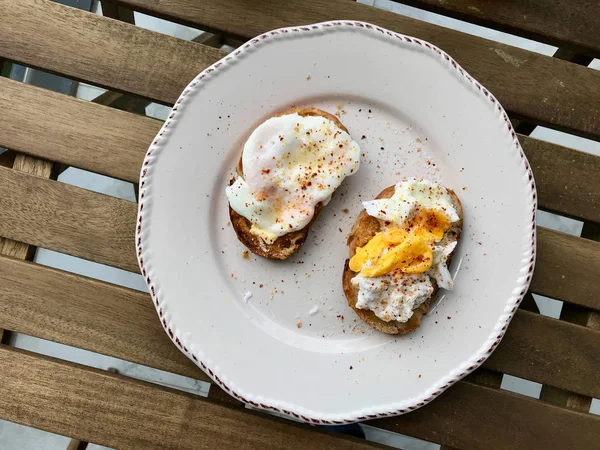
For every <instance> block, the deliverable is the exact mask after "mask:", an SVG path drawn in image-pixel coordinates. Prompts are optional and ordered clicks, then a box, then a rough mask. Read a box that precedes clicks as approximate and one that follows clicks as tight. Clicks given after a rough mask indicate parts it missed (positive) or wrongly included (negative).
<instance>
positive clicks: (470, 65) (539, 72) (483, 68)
mask: <svg viewBox="0 0 600 450" xmlns="http://www.w3.org/2000/svg"><path fill="white" fill-rule="evenodd" d="M118 3H119V4H121V5H127V6H128V7H130V8H132V9H139V10H141V11H144V12H147V13H149V14H153V15H156V16H159V17H164V18H168V19H172V20H175V21H179V22H181V23H187V24H190V25H193V26H197V27H200V28H202V29H216V30H219V31H223V32H225V33H230V34H233V35H236V36H242V37H244V38H251V37H254V36H256V35H257V34H260V33H263V32H265V31H268V30H271V29H274V28H279V27H284V26H298V25H305V24H310V23H314V22H320V21H325V20H334V19H339V18H340V16H342V17H343V18H344V19H352V20H362V21H366V22H371V23H374V24H376V25H380V26H382V27H385V28H388V29H390V30H394V31H397V32H400V33H403V34H407V35H411V36H416V37H419V38H421V39H425V40H427V41H429V42H432V43H433V44H435V45H437V46H439V47H440V48H442V49H444V50H445V51H446V52H448V53H449V54H450V55H452V57H453V58H455V59H456V60H457V61H458V62H459V63H460V64H461V65H462V66H463V67H464V68H465V69H467V70H468V71H469V73H470V74H471V75H472V76H474V77H475V78H476V79H477V80H479V81H480V82H481V83H483V84H484V86H486V87H487V88H488V89H489V90H490V91H491V92H493V93H494V95H495V96H496V97H497V98H498V99H499V100H500V101H501V102H502V104H503V105H504V107H505V108H506V109H507V110H508V111H509V112H510V113H512V114H513V115H515V116H519V117H525V118H528V119H530V120H531V121H534V122H536V123H538V124H544V125H549V126H552V127H554V128H559V129H570V130H572V131H574V132H577V133H579V134H582V135H586V136H590V137H595V138H599V137H600V72H598V71H594V70H590V69H587V68H585V67H580V66H577V65H574V64H571V63H568V62H566V61H561V60H558V59H556V58H551V57H548V56H544V55H540V54H537V53H534V52H530V51H527V50H523V49H518V48H516V47H511V46H508V45H504V44H499V43H497V42H494V41H490V40H487V39H483V38H479V37H475V36H471V35H467V34H464V33H461V32H458V31H454V30H450V29H447V28H442V27H439V26H437V25H433V24H430V23H426V22H422V21H419V20H415V19H412V18H409V17H405V16H401V15H399V14H395V13H392V12H389V11H384V10H381V9H377V8H373V7H371V6H366V5H363V4H360V3H358V2H349V1H346V0H329V1H318V0H310V1H305V0H289V1H286V2H277V4H275V3H273V2H272V1H270V0H257V1H254V2H239V1H237V0H213V1H211V2H196V1H190V0H161V1H159V2H156V1H152V2H149V1H147V0H120V1H119V2H118ZM223 11H227V14H224V13H223ZM340 12H343V14H340Z"/></svg>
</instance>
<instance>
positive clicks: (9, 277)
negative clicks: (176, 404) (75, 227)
mask: <svg viewBox="0 0 600 450" xmlns="http://www.w3.org/2000/svg"><path fill="white" fill-rule="evenodd" d="M0 280H1V281H0V326H1V327H5V328H6V329H9V330H12V331H17V332H20V333H24V334H27V335H31V336H35V337H39V338H42V339H47V340H51V341H55V342H60V343H62V344H66V345H71V346H74V347H78V348H83V349H86V350H90V351H93V352H96V353H102V354H105V355H109V356H113V357H115V358H120V359H125V360H127V361H131V362H135V363H138V364H143V365H146V366H151V367H155V368H157V369H162V370H166V371H168V372H174V373H178V374H180V375H185V376H188V377H191V378H195V379H199V380H203V381H210V378H208V376H207V375H205V374H204V372H202V371H201V370H200V369H198V367H196V365H195V364H193V363H192V362H191V361H190V360H189V359H188V358H187V357H186V356H184V355H183V353H181V352H180V351H179V350H178V349H177V347H175V346H174V345H173V343H172V342H171V340H170V339H169V338H168V336H167V334H166V333H165V332H164V330H163V329H162V326H161V325H160V321H159V319H158V315H157V314H156V310H155V309H154V306H153V305H152V299H151V298H150V296H149V295H148V294H146V293H143V292H139V291H135V290H132V289H127V288H123V287H120V286H115V285H112V284H108V283H104V282H101V281H96V280H93V279H90V278H85V277H81V276H79V275H75V274H70V273H68V272H63V271H59V270H55V269H51V268H48V267H44V266H40V265H37V264H28V263H25V262H20V261H17V260H14V259H9V258H2V257H0Z"/></svg>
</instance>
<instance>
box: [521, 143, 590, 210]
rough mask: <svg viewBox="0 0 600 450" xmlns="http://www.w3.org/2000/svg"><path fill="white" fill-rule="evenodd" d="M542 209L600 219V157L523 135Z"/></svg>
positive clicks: (523, 144) (524, 146) (524, 147)
mask: <svg viewBox="0 0 600 450" xmlns="http://www.w3.org/2000/svg"><path fill="white" fill-rule="evenodd" d="M519 140H520V141H521V144H522V146H523V149H524V150H525V153H526V154H527V159H528V160H529V163H530V164H531V169H532V170H533V175H534V177H535V182H536V187H537V192H538V204H539V207H540V208H542V209H546V210H550V211H554V212H557V213H559V214H566V215H568V216H572V217H577V218H580V219H583V220H589V221H593V222H600V176H599V174H600V157H598V156H594V155H591V154H589V153H584V152H579V151H576V150H572V149H569V148H566V147H562V146H560V145H556V144H551V143H549V142H545V141H540V140H538V139H533V138H530V137H527V136H523V135H519Z"/></svg>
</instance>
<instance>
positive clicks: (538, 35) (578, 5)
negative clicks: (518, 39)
mask: <svg viewBox="0 0 600 450" xmlns="http://www.w3.org/2000/svg"><path fill="white" fill-rule="evenodd" d="M394 1H396V2H398V3H405V4H407V5H410V6H415V7H417V8H422V9H426V10H428V11H432V12H435V13H438V14H442V15H444V16H449V17H454V18H456V19H461V20H466V21H468V22H472V23H476V24H478V25H483V26H486V27H489V28H494V29H497V30H500V31H506V32H508V33H512V34H516V35H518V36H523V37H526V38H530V39H535V40H538V41H541V42H546V43H548V44H552V45H556V46H557V47H568V48H571V49H574V50H577V51H579V52H582V53H588V54H591V55H594V56H598V55H600V41H599V40H598V36H600V21H599V20H598V17H599V15H600V7H599V6H598V2H596V1H590V0H583V1H577V2H572V1H569V0H520V1H518V2H511V3H510V4H506V3H504V2H497V1H489V0H471V1H469V2H460V1H446V0H394Z"/></svg>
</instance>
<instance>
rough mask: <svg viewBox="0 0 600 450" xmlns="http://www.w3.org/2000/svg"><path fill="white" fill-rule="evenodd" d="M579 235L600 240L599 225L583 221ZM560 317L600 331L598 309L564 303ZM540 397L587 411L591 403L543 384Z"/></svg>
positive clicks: (588, 400) (584, 397)
mask: <svg viewBox="0 0 600 450" xmlns="http://www.w3.org/2000/svg"><path fill="white" fill-rule="evenodd" d="M581 236H583V237H585V238H589V239H594V240H596V241H600V225H596V224H590V223H585V224H584V225H583V230H582V232H581ZM560 318H561V320H564V321H567V322H571V323H577V324H579V325H582V326H584V327H590V328H592V329H594V330H598V331H600V312H599V311H591V310H589V309H585V308H581V307H579V306H575V305H569V304H564V305H563V307H562V310H561V312H560ZM596 378H597V375H596ZM595 397H598V396H595ZM540 398H541V399H542V400H545V401H547V402H550V403H552V404H554V405H559V406H562V407H565V408H570V409H573V410H575V411H586V412H587V411H589V409H590V406H591V404H592V398H591V397H590V396H583V395H579V393H573V392H569V391H568V390H563V389H560V388H557V387H556V386H543V388H542V392H541V393H540Z"/></svg>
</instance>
